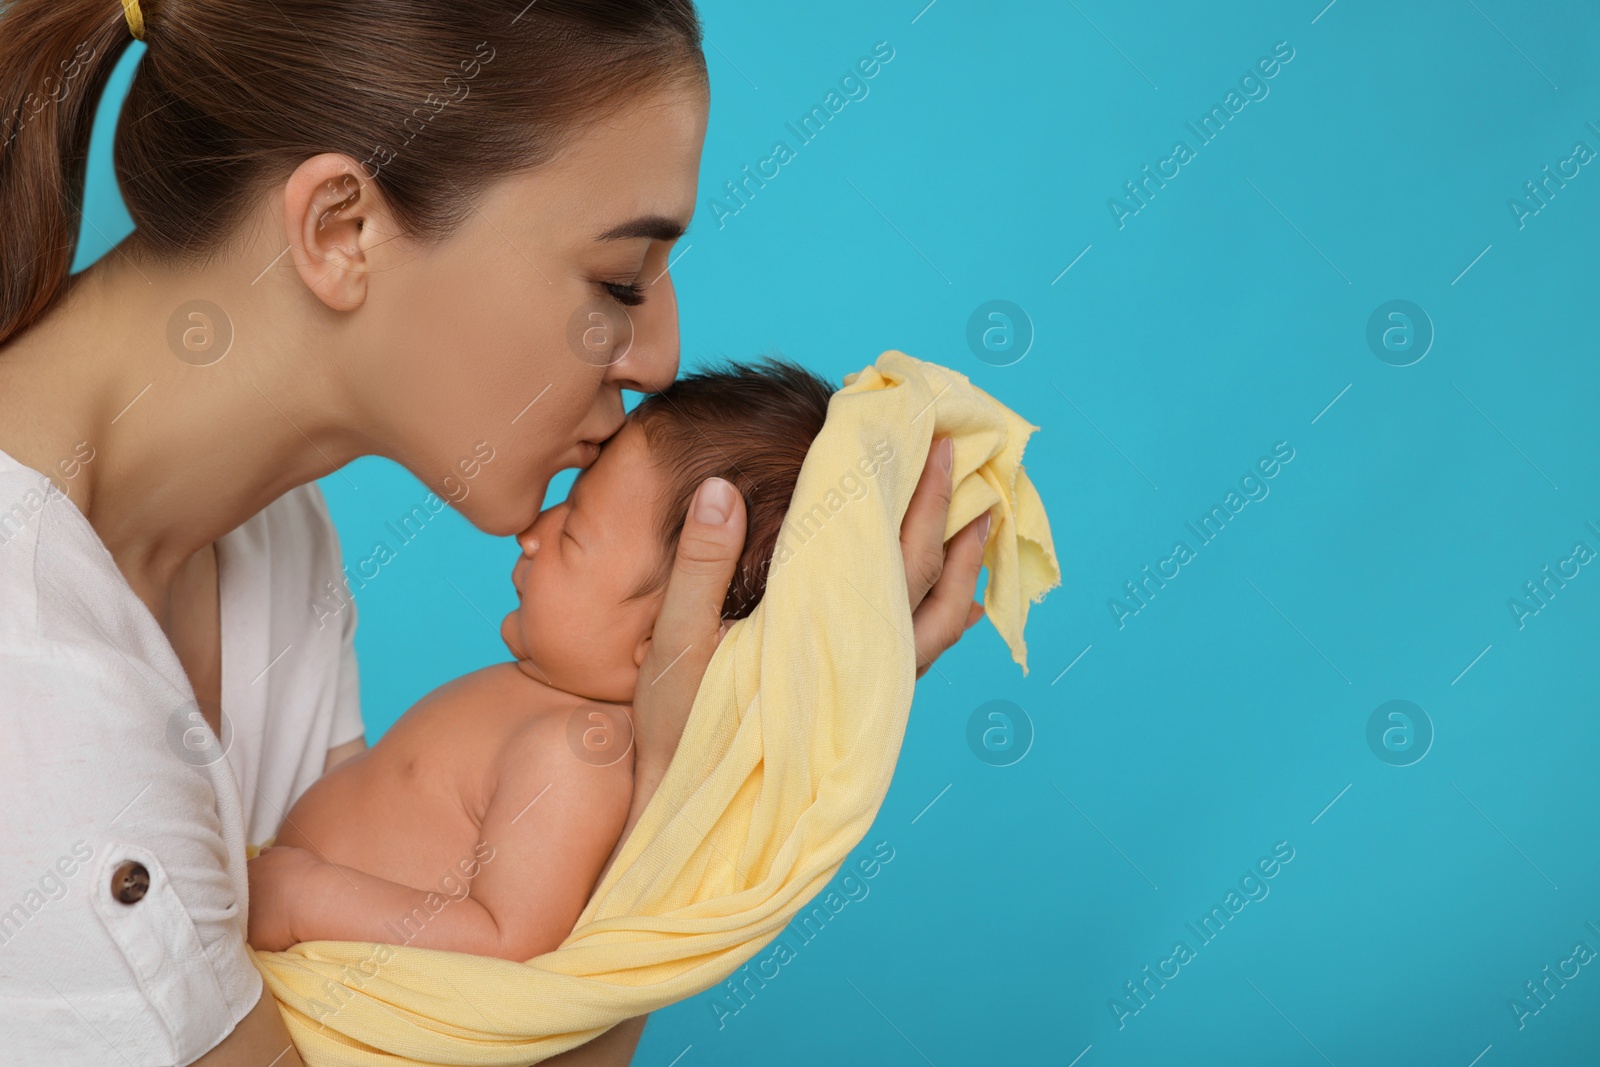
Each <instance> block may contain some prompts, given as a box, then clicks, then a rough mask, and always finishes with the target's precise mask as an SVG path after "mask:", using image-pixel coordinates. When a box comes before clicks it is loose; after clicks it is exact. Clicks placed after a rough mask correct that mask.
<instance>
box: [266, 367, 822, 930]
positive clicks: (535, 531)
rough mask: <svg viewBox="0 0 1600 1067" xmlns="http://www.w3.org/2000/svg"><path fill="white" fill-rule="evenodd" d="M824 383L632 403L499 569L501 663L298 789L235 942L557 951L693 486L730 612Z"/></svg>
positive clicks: (746, 371) (782, 501)
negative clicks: (245, 938)
mask: <svg viewBox="0 0 1600 1067" xmlns="http://www.w3.org/2000/svg"><path fill="white" fill-rule="evenodd" d="M833 391H834V387H833V386H831V385H830V384H829V383H828V382H826V381H824V380H822V379H820V378H818V377H816V376H815V375H813V374H811V373H810V372H808V371H806V370H804V369H803V368H800V367H798V366H796V365H794V364H791V363H786V362H783V361H779V360H771V359H768V360H766V361H765V362H764V364H763V365H761V366H741V365H738V364H732V363H730V364H727V365H726V366H725V367H723V368H718V369H714V370H710V371H706V372H702V373H698V374H693V375H689V376H687V377H685V378H682V379H680V380H678V381H676V382H674V383H673V384H672V386H671V387H670V388H668V389H667V390H666V392H664V393H659V394H654V395H651V396H648V397H646V398H645V399H644V400H643V401H642V402H641V403H640V404H639V406H638V407H637V408H635V409H634V411H633V412H632V413H631V414H630V416H629V418H628V420H627V422H626V423H625V424H624V426H623V428H622V429H621V430H619V431H618V432H617V433H616V434H615V435H614V436H613V437H612V438H611V439H610V440H609V441H607V442H606V444H605V446H604V447H603V448H602V449H601V451H600V455H599V458H597V459H596V460H595V461H594V463H593V464H592V465H591V466H590V467H589V468H588V469H587V470H585V471H583V472H582V473H581V474H580V475H579V476H578V478H577V479H576V480H575V482H574V484H573V486H572V489H571V491H570V492H569V493H568V495H567V499H566V500H565V501H564V502H563V503H561V504H558V505H556V506H555V507H552V508H547V509H545V510H544V511H542V512H541V513H540V514H539V517H538V519H536V520H535V522H534V525H533V527H532V529H531V531H530V533H529V534H525V535H524V536H523V538H522V541H523V546H524V553H523V556H522V557H521V558H520V559H518V561H517V564H516V566H515V567H514V568H513V569H512V572H511V581H512V584H513V585H515V586H516V588H517V593H518V597H519V600H520V604H519V606H518V607H517V608H516V610H514V611H513V612H511V613H510V614H509V615H507V616H506V618H505V621H504V622H503V623H502V625H501V631H500V632H501V637H502V638H503V639H504V640H505V643H506V645H507V647H508V648H509V649H510V650H511V652H512V653H513V654H514V655H515V657H516V660H515V662H513V663H501V664H496V665H495V666H492V667H486V668H484V669H482V670H479V671H475V672H473V673H472V674H468V675H466V676H464V677H461V678H457V679H455V680H454V681H451V682H447V683H446V684H444V685H442V686H440V687H439V688H438V689H436V690H434V691H433V692H432V693H430V694H428V695H427V696H426V697H424V698H423V699H422V700H421V701H419V702H418V703H417V704H416V706H415V707H413V708H411V709H410V710H409V711H407V712H406V714H405V715H404V716H402V717H401V719H400V721H399V722H397V723H395V724H394V726H393V727H392V728H391V729H390V730H389V731H388V732H387V733H386V734H384V736H383V738H382V739H381V740H380V741H379V742H378V743H377V744H376V745H375V746H373V747H372V748H371V749H370V750H368V751H367V752H365V753H363V754H362V755H360V756H357V757H356V758H354V759H351V760H349V761H347V762H345V763H342V764H340V765H339V766H338V767H336V768H334V769H333V770H332V771H330V772H329V773H328V774H326V775H324V776H323V777H322V778H321V779H319V780H318V781H317V782H316V783H315V784H313V785H312V786H311V788H309V789H308V790H307V791H306V792H305V793H304V794H303V795H302V796H301V797H300V799H299V800H298V801H297V802H296V803H295V804H294V805H293V807H292V808H291V809H290V810H289V813H288V814H287V816H286V817H285V818H284V821H283V825H282V826H281V827H280V828H279V831H278V834H277V837H276V844H275V846H274V847H271V848H268V849H265V850H264V851H263V852H262V853H261V855H260V856H258V857H256V858H255V859H252V860H250V863H249V869H250V916H249V941H250V944H251V945H253V946H254V947H255V948H257V949H261V950H281V949H285V948H288V947H289V946H290V945H292V944H295V943H297V942H301V941H317V940H337V941H373V942H379V943H387V944H410V945H415V946H418V947H422V948H431V949H443V950H448V951H452V952H468V953H473V954H475V955H480V956H497V957H500V958H503V959H508V960H517V961H524V960H529V959H532V958H533V957H534V956H537V955H540V954H541V953H544V952H549V951H551V950H553V949H555V948H556V947H557V946H558V945H560V943H561V942H562V941H564V940H565V939H566V937H567V935H568V934H569V933H571V931H572V928H573V926H574V925H575V924H576V922H577V919H578V916H579V915H580V914H581V913H582V911H583V909H584V906H585V905H586V904H587V903H588V900H589V896H590V893H591V892H592V891H593V889H594V887H595V884H596V883H597V881H598V880H599V876H600V873H601V871H602V869H603V868H604V867H605V865H606V862H607V859H608V857H609V856H610V855H611V853H612V850H613V848H614V846H616V844H617V842H618V838H619V837H620V836H621V833H622V829H623V826H624V824H625V823H626V819H627V814H628V809H629V805H630V802H631V800H632V794H633V765H634V760H633V753H632V752H631V751H630V749H631V745H632V741H633V732H632V725H631V724H632V719H631V714H632V708H631V707H630V704H631V702H632V700H633V694H634V685H635V682H636V680H637V676H638V673H639V664H640V663H641V662H642V661H643V660H644V656H645V653H646V651H647V650H648V649H649V647H650V639H651V630H652V628H653V626H654V624H655V620H656V615H657V613H658V612H659V610H660V608H661V604H662V601H663V598H664V595H665V587H666V580H667V577H668V575H669V574H670V572H671V566H672V560H673V557H674V554H675V553H676V549H677V540H678V535H679V533H680V532H681V530H682V526H683V520H684V516H685V514H686V513H687V511H688V507H689V503H690V500H691V498H692V497H693V495H694V492H695V490H696V488H697V487H698V486H699V485H700V483H701V482H702V481H703V480H705V479H706V478H708V477H712V476H718V477H722V478H726V479H727V480H728V481H730V482H732V483H733V484H734V485H735V487H737V488H738V490H739V491H740V493H741V494H743V496H744V500H745V508H746V515H747V524H746V531H747V532H746V540H745V546H744V551H743V554H742V555H741V557H740V560H739V566H738V569H737V572H736V574H735V576H734V579H733V584H732V586H731V587H730V589H729V591H728V597H727V600H726V601H725V603H724V606H723V617H724V619H726V620H733V619H739V618H743V617H744V616H746V615H748V614H749V613H750V612H751V611H752V610H753V609H754V608H755V606H756V604H757V602H758V601H759V600H760V598H761V595H762V593H763V591H764V590H765V587H766V572H767V566H768V563H769V561H770V559H771V557H772V553H773V550H774V546H775V544H776V542H777V539H778V533H779V530H780V527H781V526H782V524H783V521H784V518H785V515H786V514H787V511H788V508H789V503H790V498H791V497H792V496H793V494H794V486H795V481H796V479H797V478H798V476H799V473H800V466H801V463H802V461H803V460H804V459H805V456H806V451H807V450H808V449H809V447H810V445H811V442H812V441H813V440H814V439H815V437H816V435H817V433H818V432H819V431H820V430H821V429H822V424H823V420H824V418H825V416H826V415H827V406H828V399H829V397H830V396H831V395H832V394H833Z"/></svg>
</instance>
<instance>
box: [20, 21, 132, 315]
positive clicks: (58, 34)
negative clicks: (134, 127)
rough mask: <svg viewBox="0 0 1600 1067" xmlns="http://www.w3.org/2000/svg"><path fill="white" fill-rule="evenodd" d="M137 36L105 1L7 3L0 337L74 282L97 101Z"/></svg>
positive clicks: (41, 310) (39, 311)
mask: <svg viewBox="0 0 1600 1067" xmlns="http://www.w3.org/2000/svg"><path fill="white" fill-rule="evenodd" d="M131 40H132V37H131V35H130V34H129V32H128V23H127V21H126V19H125V18H124V16H123V12H122V8H121V6H120V5H118V4H115V3H109V2H105V0H9V2H7V3H5V4H4V5H3V6H0V345H3V344H5V343H6V342H7V341H9V340H10V339H11V338H12V337H14V336H16V335H17V334H18V333H20V332H21V331H23V330H25V329H27V328H28V327H29V326H30V325H32V324H33V323H34V322H35V321H36V320H38V319H39V317H40V316H42V315H43V314H44V313H45V312H46V311H48V310H49V309H50V307H51V305H52V304H54V303H55V301H56V300H57V298H58V297H60V295H61V293H62V292H63V290H65V288H66V284H67V275H68V272H69V271H70V270H71V267H72V257H73V252H74V250H75V249H76V247H77V243H78V226H79V222H80V220H81V218H82V214H83V182H84V171H85V168H86V165H87V162H88V155H89V134H90V132H91V130H92V129H93V127H94V116H95V109H96V106H97V104H98V103H99V100H100V94H101V92H102V91H103V90H104V89H105V85H106V81H107V79H108V78H109V77H110V76H111V70H112V68H113V67H115V66H116V63H117V58H118V57H119V56H120V55H121V54H122V50H123V49H124V48H125V47H127V44H128V42H129V41H131Z"/></svg>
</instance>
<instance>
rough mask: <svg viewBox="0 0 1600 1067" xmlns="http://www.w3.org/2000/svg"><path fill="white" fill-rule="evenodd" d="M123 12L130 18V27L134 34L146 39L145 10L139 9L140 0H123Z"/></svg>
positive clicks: (137, 37)
mask: <svg viewBox="0 0 1600 1067" xmlns="http://www.w3.org/2000/svg"><path fill="white" fill-rule="evenodd" d="M122 14H123V15H124V16H125V17H126V18H127V20H128V29H129V30H130V31H132V33H133V36H134V37H135V38H136V39H138V40H140V41H142V40H144V12H143V11H140V10H139V0H122Z"/></svg>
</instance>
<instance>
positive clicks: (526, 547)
mask: <svg viewBox="0 0 1600 1067" xmlns="http://www.w3.org/2000/svg"><path fill="white" fill-rule="evenodd" d="M517 544H518V545H519V546H521V548H522V554H523V555H524V556H531V555H533V554H534V553H535V552H537V551H539V535H538V534H536V533H534V532H533V527H531V526H530V527H528V528H527V529H526V530H523V531H522V532H521V533H519V534H517Z"/></svg>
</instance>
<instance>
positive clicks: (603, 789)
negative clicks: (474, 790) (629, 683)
mask: <svg viewBox="0 0 1600 1067" xmlns="http://www.w3.org/2000/svg"><path fill="white" fill-rule="evenodd" d="M567 720H568V716H567V715H566V714H565V713H560V714H547V715H541V716H539V717H537V718H536V719H534V720H533V721H531V722H530V723H529V724H528V726H526V727H525V728H523V730H522V731H521V732H520V733H519V734H517V735H516V736H515V737H514V738H512V740H511V741H510V743H508V744H507V745H506V746H505V747H504V748H502V749H501V751H500V757H499V761H498V765H497V766H496V767H495V768H494V775H495V778H494V779H493V781H492V788H493V793H492V794H491V796H490V800H489V808H488V811H487V812H486V813H485V815H484V819H483V831H482V836H483V839H484V840H485V841H487V842H488V843H489V844H490V845H491V846H493V848H494V859H493V860H492V861H490V862H486V863H485V864H484V865H483V869H482V871H481V872H480V873H479V875H478V877H477V879H476V880H475V881H474V882H473V883H472V898H471V899H472V900H473V901H474V902H476V903H477V904H478V905H479V906H481V907H482V908H483V909H484V911H485V913H486V914H488V915H489V916H490V917H491V918H492V919H493V921H494V937H493V940H492V942H491V943H490V944H488V945H486V946H485V947H483V948H481V949H474V950H473V951H476V952H478V953H479V954H480V955H485V956H499V957H501V958H503V959H509V960H518V961H522V960H529V959H532V958H533V957H534V956H537V955H540V954H541V953H545V952H550V951H552V950H553V949H555V948H556V947H557V946H558V945H560V944H561V942H563V941H565V940H566V938H567V935H568V934H570V933H571V932H572V928H573V926H574V924H576V923H577V921H578V916H579V915H580V914H582V912H583V909H584V906H585V905H587V904H588V902H589V895H590V893H591V892H592V891H593V889H594V886H595V883H596V882H598V881H599V879H600V869H601V867H602V866H603V865H604V863H605V861H606V857H607V856H609V855H610V853H611V847H612V845H614V844H615V843H616V841H617V838H618V837H619V836H620V835H621V833H622V825H623V823H624V822H626V821H627V817H628V804H629V801H630V800H631V799H632V797H633V775H632V773H631V772H632V761H630V760H628V759H620V760H617V761H616V762H613V763H610V764H608V765H605V766H596V765H595V764H593V763H590V762H588V761H586V760H584V759H580V758H579V756H578V754H577V753H575V752H574V751H573V750H572V748H571V747H570V746H569V744H568V733H567Z"/></svg>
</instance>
